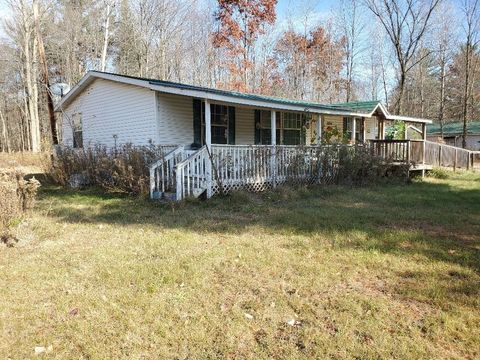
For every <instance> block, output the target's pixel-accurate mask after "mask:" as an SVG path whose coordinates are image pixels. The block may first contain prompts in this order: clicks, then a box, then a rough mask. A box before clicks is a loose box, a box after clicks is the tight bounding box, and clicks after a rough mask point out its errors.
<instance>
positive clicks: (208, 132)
mask: <svg viewBox="0 0 480 360" xmlns="http://www.w3.org/2000/svg"><path fill="white" fill-rule="evenodd" d="M205 145H206V146H207V151H208V157H209V159H208V161H207V163H206V181H207V198H211V197H212V195H213V191H212V157H211V154H212V114H211V112H210V102H209V101H208V99H205Z"/></svg>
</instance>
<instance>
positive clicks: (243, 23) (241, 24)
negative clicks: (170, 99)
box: [213, 0, 277, 91]
mask: <svg viewBox="0 0 480 360" xmlns="http://www.w3.org/2000/svg"><path fill="white" fill-rule="evenodd" d="M217 1H218V9H217V11H216V13H215V17H216V20H217V22H218V24H219V28H218V30H217V31H216V32H215V33H214V34H213V45H214V46H215V47H216V48H221V49H224V50H225V51H226V57H227V61H226V64H225V67H227V68H228V70H229V72H230V76H231V79H230V84H228V87H229V88H231V89H234V90H237V91H248V72H249V71H250V70H251V69H252V68H253V66H254V64H253V62H252V61H251V54H250V50H251V47H252V46H253V44H254V43H255V41H256V40H257V39H258V36H259V35H261V34H263V33H264V31H265V30H264V25H265V24H273V23H274V22H275V19H276V13H275V5H276V4H277V0H217Z"/></svg>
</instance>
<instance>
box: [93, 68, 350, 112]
mask: <svg viewBox="0 0 480 360" xmlns="http://www.w3.org/2000/svg"><path fill="white" fill-rule="evenodd" d="M90 72H92V73H100V74H108V75H114V76H119V77H123V78H128V79H134V80H140V81H145V82H148V83H149V84H151V85H160V86H165V87H171V88H177V89H184V90H197V91H204V92H208V93H211V94H218V95H224V96H230V97H234V98H243V99H248V100H259V101H268V102H271V103H276V104H284V105H293V106H302V107H305V109H306V110H307V109H308V108H312V109H320V110H337V111H342V110H343V111H352V110H354V109H353V108H345V107H343V106H342V105H341V104H320V103H315V102H308V101H301V100H291V99H285V98H278V97H273V96H265V95H259V94H251V93H242V92H238V91H228V90H220V89H213V88H207V87H203V86H196V85H189V84H181V83H176V82H172V81H165V80H156V79H149V78H142V77H136V76H129V75H121V74H115V73H109V72H101V71H90Z"/></svg>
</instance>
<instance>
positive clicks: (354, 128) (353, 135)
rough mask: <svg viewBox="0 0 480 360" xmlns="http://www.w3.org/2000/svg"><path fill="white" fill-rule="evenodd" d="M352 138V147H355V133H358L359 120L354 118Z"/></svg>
mask: <svg viewBox="0 0 480 360" xmlns="http://www.w3.org/2000/svg"><path fill="white" fill-rule="evenodd" d="M351 119H352V136H351V139H350V140H351V142H352V145H355V140H356V139H355V133H356V132H357V119H356V118H354V117H352V118H351Z"/></svg>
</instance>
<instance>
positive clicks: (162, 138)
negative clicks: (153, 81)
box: [157, 92, 193, 145]
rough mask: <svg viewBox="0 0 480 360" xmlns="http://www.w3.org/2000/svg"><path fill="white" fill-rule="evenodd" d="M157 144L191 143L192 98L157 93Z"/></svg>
mask: <svg viewBox="0 0 480 360" xmlns="http://www.w3.org/2000/svg"><path fill="white" fill-rule="evenodd" d="M157 107H158V124H159V126H158V142H159V144H179V145H180V144H181V145H190V144H192V143H193V98H191V97H188V96H181V95H171V94H163V93H158V92H157Z"/></svg>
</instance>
